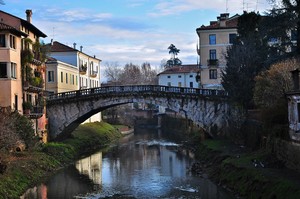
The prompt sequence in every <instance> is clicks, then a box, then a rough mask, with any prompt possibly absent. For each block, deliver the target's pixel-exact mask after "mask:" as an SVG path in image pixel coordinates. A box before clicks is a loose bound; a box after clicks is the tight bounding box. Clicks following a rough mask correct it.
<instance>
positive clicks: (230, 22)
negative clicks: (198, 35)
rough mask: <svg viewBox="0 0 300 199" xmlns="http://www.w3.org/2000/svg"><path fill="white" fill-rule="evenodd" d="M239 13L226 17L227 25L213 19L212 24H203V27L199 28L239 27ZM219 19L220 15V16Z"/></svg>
mask: <svg viewBox="0 0 300 199" xmlns="http://www.w3.org/2000/svg"><path fill="white" fill-rule="evenodd" d="M239 16H240V15H238V14H236V15H234V16H232V17H230V18H228V19H224V20H225V26H221V24H220V21H211V22H210V25H208V26H204V25H202V26H201V27H199V28H197V31H198V30H211V29H229V28H237V27H238V19H239ZM218 19H219V17H218Z"/></svg>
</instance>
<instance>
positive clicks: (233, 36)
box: [229, 33, 236, 44]
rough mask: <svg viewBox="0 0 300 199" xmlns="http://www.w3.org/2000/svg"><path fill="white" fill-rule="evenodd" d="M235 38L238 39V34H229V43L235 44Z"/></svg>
mask: <svg viewBox="0 0 300 199" xmlns="http://www.w3.org/2000/svg"><path fill="white" fill-rule="evenodd" d="M235 40H236V34H235V33H231V34H229V43H230V44H233V43H234V41H235Z"/></svg>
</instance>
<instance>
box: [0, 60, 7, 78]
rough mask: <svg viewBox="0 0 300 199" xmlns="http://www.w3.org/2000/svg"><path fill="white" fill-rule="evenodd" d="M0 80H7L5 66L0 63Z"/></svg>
mask: <svg viewBox="0 0 300 199" xmlns="http://www.w3.org/2000/svg"><path fill="white" fill-rule="evenodd" d="M0 78H7V64H6V63H5V62H0Z"/></svg>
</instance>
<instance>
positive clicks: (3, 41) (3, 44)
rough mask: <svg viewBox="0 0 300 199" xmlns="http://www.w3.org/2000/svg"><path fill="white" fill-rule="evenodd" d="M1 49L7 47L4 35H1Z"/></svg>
mask: <svg viewBox="0 0 300 199" xmlns="http://www.w3.org/2000/svg"><path fill="white" fill-rule="evenodd" d="M0 47H6V45H5V35H4V34H0Z"/></svg>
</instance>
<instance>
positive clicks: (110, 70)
mask: <svg viewBox="0 0 300 199" xmlns="http://www.w3.org/2000/svg"><path fill="white" fill-rule="evenodd" d="M121 73H122V69H121V68H120V65H119V64H118V62H107V63H105V71H104V75H105V77H107V81H108V82H112V83H116V84H118V81H119V79H120V75H121Z"/></svg>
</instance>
